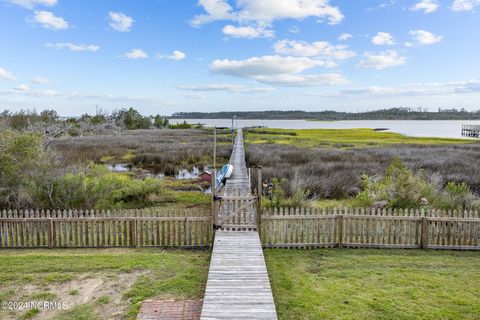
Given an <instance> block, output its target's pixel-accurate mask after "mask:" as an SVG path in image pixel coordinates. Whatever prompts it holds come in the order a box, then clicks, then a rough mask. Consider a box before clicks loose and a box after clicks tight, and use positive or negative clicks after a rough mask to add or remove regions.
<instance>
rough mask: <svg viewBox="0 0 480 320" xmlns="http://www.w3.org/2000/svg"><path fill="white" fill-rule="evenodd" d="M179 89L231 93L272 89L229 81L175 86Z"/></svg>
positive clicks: (262, 91) (254, 92)
mask: <svg viewBox="0 0 480 320" xmlns="http://www.w3.org/2000/svg"><path fill="white" fill-rule="evenodd" d="M177 88H178V89H180V90H185V91H200V92H207V91H227V92H231V93H245V94H257V93H267V92H271V91H273V90H274V88H271V87H253V88H252V87H247V86H244V85H241V84H230V83H208V84H202V85H179V86H178V87H177Z"/></svg>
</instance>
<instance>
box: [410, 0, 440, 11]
mask: <svg viewBox="0 0 480 320" xmlns="http://www.w3.org/2000/svg"><path fill="white" fill-rule="evenodd" d="M438 7H439V5H438V3H437V0H420V2H418V3H416V4H415V5H414V6H412V7H410V10H411V11H423V13H432V12H435V11H437V10H438Z"/></svg>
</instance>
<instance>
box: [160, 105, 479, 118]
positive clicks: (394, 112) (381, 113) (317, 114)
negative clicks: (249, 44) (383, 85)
mask: <svg viewBox="0 0 480 320" xmlns="http://www.w3.org/2000/svg"><path fill="white" fill-rule="evenodd" d="M168 118H169V119H211V120H214V119H235V120H306V121H354V120H459V121H471V120H480V110H477V111H466V110H464V109H461V110H457V109H439V111H436V112H430V111H426V110H413V109H409V108H394V109H385V110H376V111H368V112H360V113H351V112H337V111H310V112H307V111H298V110H296V111H278V110H271V111H223V112H178V113H174V114H173V115H172V116H170V117H168Z"/></svg>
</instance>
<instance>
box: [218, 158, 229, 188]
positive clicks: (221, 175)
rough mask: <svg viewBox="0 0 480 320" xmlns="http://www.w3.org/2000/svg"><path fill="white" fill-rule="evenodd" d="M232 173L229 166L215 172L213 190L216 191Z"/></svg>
mask: <svg viewBox="0 0 480 320" xmlns="http://www.w3.org/2000/svg"><path fill="white" fill-rule="evenodd" d="M232 172H233V166H232V165H231V164H226V165H224V166H223V167H222V168H221V169H220V170H218V172H217V179H216V181H215V188H216V189H218V188H219V187H220V186H221V185H222V184H223V183H224V181H225V180H226V179H228V178H230V176H231V175H232Z"/></svg>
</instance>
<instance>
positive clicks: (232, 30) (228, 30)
mask: <svg viewBox="0 0 480 320" xmlns="http://www.w3.org/2000/svg"><path fill="white" fill-rule="evenodd" d="M222 32H223V34H225V35H227V36H229V37H233V38H247V39H254V38H271V37H273V36H274V35H275V32H274V31H273V30H270V29H266V28H265V27H260V26H243V27H242V26H240V27H235V26H232V25H226V26H225V27H224V28H223V29H222Z"/></svg>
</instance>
